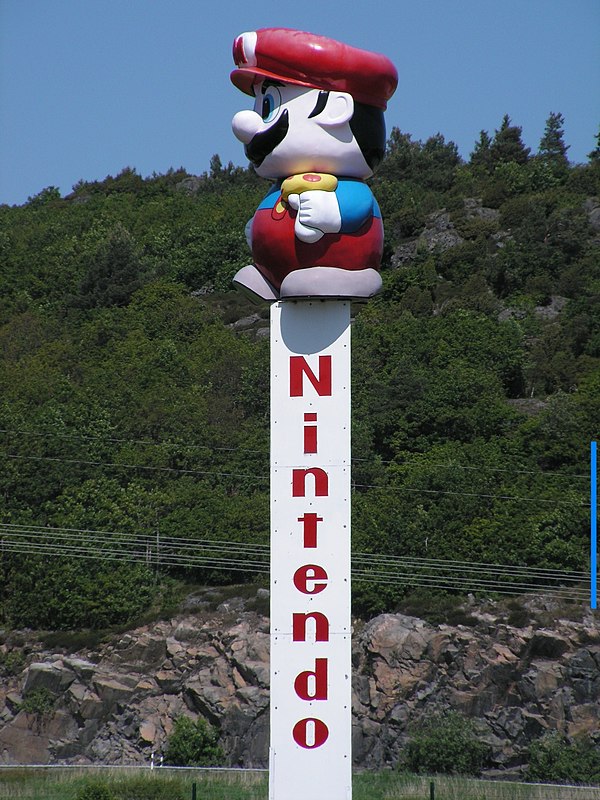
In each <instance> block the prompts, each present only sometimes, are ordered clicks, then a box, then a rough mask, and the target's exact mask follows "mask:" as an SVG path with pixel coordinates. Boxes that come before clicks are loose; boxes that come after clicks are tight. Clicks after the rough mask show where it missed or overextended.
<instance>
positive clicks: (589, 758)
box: [525, 731, 600, 783]
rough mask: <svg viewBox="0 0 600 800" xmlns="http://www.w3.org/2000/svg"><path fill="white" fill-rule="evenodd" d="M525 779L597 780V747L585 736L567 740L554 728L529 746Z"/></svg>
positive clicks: (599, 772)
mask: <svg viewBox="0 0 600 800" xmlns="http://www.w3.org/2000/svg"><path fill="white" fill-rule="evenodd" d="M525 777H526V780H528V781H538V780H543V781H546V782H548V781H557V782H562V781H569V782H571V783H591V782H594V781H597V780H600V747H598V746H597V745H595V744H594V742H593V741H592V740H591V739H590V737H589V736H582V737H579V738H576V739H573V740H569V739H568V738H567V737H566V736H564V735H563V734H561V733H558V732H557V731H555V732H553V733H548V734H546V735H545V736H542V738H541V739H538V740H537V741H535V742H533V744H532V745H531V747H530V748H529V766H528V767H527V772H526V773H525Z"/></svg>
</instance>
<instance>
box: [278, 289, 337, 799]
mask: <svg viewBox="0 0 600 800" xmlns="http://www.w3.org/2000/svg"><path fill="white" fill-rule="evenodd" d="M351 725H352V717H351V628H350V304H349V303H348V302H342V301H339V300H336V301H319V300H316V301H306V300H304V301H300V302H294V301H284V302H279V303H275V304H273V306H272V307H271V752H270V784H269V797H270V800H307V798H311V799H312V800H349V798H351V795H352V756H351Z"/></svg>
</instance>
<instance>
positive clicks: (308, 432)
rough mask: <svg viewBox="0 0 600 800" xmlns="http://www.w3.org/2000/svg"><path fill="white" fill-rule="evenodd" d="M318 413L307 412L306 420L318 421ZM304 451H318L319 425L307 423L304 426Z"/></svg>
mask: <svg viewBox="0 0 600 800" xmlns="http://www.w3.org/2000/svg"><path fill="white" fill-rule="evenodd" d="M316 421H317V415H316V414H305V415H304V422H316ZM304 452H305V453H316V452H317V426H316V425H305V426H304Z"/></svg>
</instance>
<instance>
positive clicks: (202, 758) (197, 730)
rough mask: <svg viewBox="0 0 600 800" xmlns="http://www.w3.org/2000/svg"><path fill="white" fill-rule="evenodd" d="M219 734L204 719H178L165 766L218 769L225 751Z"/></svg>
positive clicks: (168, 748)
mask: <svg viewBox="0 0 600 800" xmlns="http://www.w3.org/2000/svg"><path fill="white" fill-rule="evenodd" d="M218 742H219V736H218V734H217V732H216V731H215V730H214V729H213V728H212V727H211V726H210V725H209V724H208V722H207V721H206V720H205V719H203V718H202V717H198V719H197V720H196V722H194V721H193V720H192V719H190V717H178V718H177V719H176V720H175V724H174V726H173V731H172V733H171V735H170V736H169V739H168V742H167V749H166V752H165V764H171V765H173V766H175V767H217V766H219V765H220V764H222V763H223V758H224V756H223V751H222V749H221V747H220V746H219V743H218Z"/></svg>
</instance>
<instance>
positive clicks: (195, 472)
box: [0, 453, 268, 483]
mask: <svg viewBox="0 0 600 800" xmlns="http://www.w3.org/2000/svg"><path fill="white" fill-rule="evenodd" d="M0 457H4V458H12V459H15V460H19V461H56V462H60V463H63V464H82V465H84V466H88V467H113V468H116V469H141V470H148V471H152V472H175V473H181V474H183V475H204V476H206V475H210V476H212V477H217V478H245V479H248V480H253V481H256V482H257V483H258V482H260V481H267V480H268V477H267V476H266V475H246V474H240V473H235V472H215V471H214V470H198V469H181V468H176V467H152V466H148V465H146V464H118V463H116V462H112V461H84V460H82V459H77V458H59V457H58V456H20V455H16V454H14V453H0Z"/></svg>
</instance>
